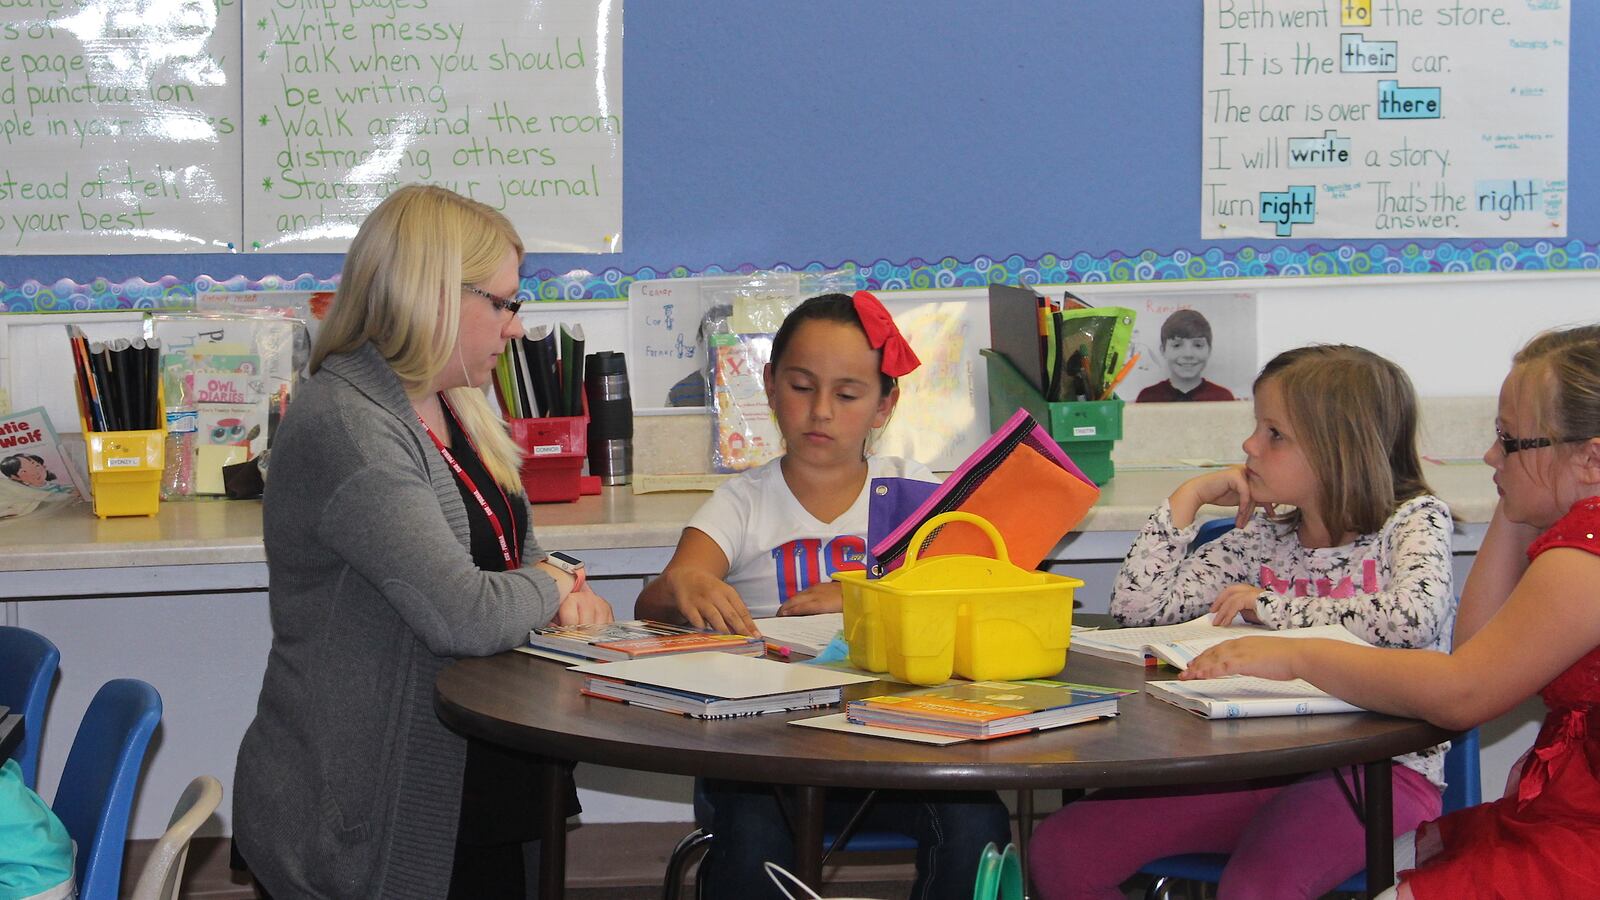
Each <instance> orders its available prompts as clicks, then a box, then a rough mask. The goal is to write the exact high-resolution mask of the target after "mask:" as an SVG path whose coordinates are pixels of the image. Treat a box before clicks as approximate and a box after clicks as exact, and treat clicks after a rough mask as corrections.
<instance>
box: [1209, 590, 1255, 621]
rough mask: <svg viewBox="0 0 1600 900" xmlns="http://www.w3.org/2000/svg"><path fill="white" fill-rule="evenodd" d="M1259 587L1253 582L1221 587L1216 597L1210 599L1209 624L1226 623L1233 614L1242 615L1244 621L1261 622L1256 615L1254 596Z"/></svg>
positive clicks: (1230, 619) (1231, 618) (1231, 619)
mask: <svg viewBox="0 0 1600 900" xmlns="http://www.w3.org/2000/svg"><path fill="white" fill-rule="evenodd" d="M1259 596H1261V589H1260V588H1258V587H1256V586H1255V585H1253V584H1230V585H1228V586H1227V587H1225V588H1223V589H1222V593H1220V594H1218V595H1217V599H1215V600H1213V601H1211V624H1213V625H1226V624H1228V623H1229V622H1232V621H1233V617H1234V616H1235V615H1241V616H1244V620H1245V621H1246V622H1253V623H1255V624H1257V625H1260V624H1261V617H1260V616H1258V615H1256V598H1257V597H1259Z"/></svg>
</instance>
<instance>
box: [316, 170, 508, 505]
mask: <svg viewBox="0 0 1600 900" xmlns="http://www.w3.org/2000/svg"><path fill="white" fill-rule="evenodd" d="M507 251H514V252H515V253H516V255H517V258H518V259H519V260H520V259H521V258H522V238H520V237H518V236H517V230H516V228H514V227H513V226H512V224H511V222H510V221H509V220H508V219H506V217H505V216H504V215H501V214H500V213H499V212H498V211H496V210H495V209H493V208H492V207H489V206H486V205H484V204H482V203H479V202H477V201H476V200H469V199H467V198H466V197H463V196H461V195H460V194H457V193H455V192H453V191H449V190H446V189H444V188H441V187H435V186H432V185H422V184H408V185H406V186H405V187H402V188H400V189H399V190H396V191H395V192H394V193H392V194H390V195H389V196H388V197H387V198H386V199H385V200H384V201H383V202H382V203H380V204H378V207H377V209H374V210H373V211H372V213H371V214H370V215H368V216H367V218H366V221H364V222H362V223H361V229H360V230H359V231H358V232H356V236H355V240H353V241H351V242H350V250H349V252H347V253H346V254H345V257H344V270H343V273H342V274H341V275H340V276H339V290H338V293H336V294H335V295H334V299H333V307H332V309H331V310H330V311H329V313H328V318H327V320H326V321H324V322H323V323H322V329H321V331H320V333H319V334H318V336H317V343H316V346H315V347H313V348H312V350H311V371H312V372H316V371H317V369H318V368H319V367H320V366H321V365H322V361H323V360H325V359H327V357H328V355H329V354H331V353H348V352H351V351H353V350H356V349H357V348H359V347H360V346H361V345H362V344H365V343H367V342H369V341H370V342H371V343H372V345H373V346H374V347H376V348H377V350H378V352H379V353H380V354H382V355H383V358H384V359H386V360H388V361H389V365H390V367H391V368H393V369H394V373H395V375H397V376H398V377H399V378H400V383H401V384H402V385H403V386H404V387H405V390H406V394H407V395H409V396H410V397H412V398H413V399H415V398H417V397H419V396H421V395H422V394H424V393H426V392H427V390H428V387H429V385H431V384H433V382H434V379H435V378H437V377H438V375H439V373H440V372H443V371H444V368H445V366H447V365H450V364H452V363H453V362H454V356H455V352H454V351H455V346H456V332H457V329H458V326H459V325H460V320H461V286H462V285H464V284H476V283H478V282H480V281H484V280H487V279H488V278H490V277H492V276H493V275H494V273H495V271H496V270H497V269H499V268H500V266H501V264H502V263H503V262H504V261H505V258H506V253H507ZM445 394H446V396H447V397H448V399H449V401H450V405H451V407H452V408H454V409H455V411H456V415H457V416H459V417H460V419H461V425H462V427H463V428H465V429H466V432H467V435H468V436H469V437H470V438H471V439H472V443H473V445H474V446H475V447H477V450H478V455H479V456H481V457H482V459H483V465H484V468H486V469H488V470H489V474H490V475H492V476H493V477H494V480H495V481H496V482H498V483H499V485H500V486H501V487H502V488H504V489H505V490H507V491H513V492H516V493H522V478H521V476H520V474H519V469H520V468H521V466H522V451H521V450H520V449H518V447H517V445H516V443H515V442H513V441H512V440H511V436H510V435H509V434H508V433H507V431H506V425H505V421H504V420H502V419H501V418H500V415H499V414H498V413H497V412H496V411H495V410H494V408H493V407H492V406H490V405H489V401H488V399H487V398H486V397H485V396H484V393H483V391H482V390H480V389H478V388H475V387H458V388H451V389H449V390H447V391H446V392H445Z"/></svg>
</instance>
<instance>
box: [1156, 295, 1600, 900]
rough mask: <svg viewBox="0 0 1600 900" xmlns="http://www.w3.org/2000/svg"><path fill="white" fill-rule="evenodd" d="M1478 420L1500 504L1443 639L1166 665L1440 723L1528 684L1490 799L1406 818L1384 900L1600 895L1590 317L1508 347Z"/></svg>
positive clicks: (1497, 706) (1598, 442) (1599, 586)
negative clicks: (1294, 685) (1501, 779)
mask: <svg viewBox="0 0 1600 900" xmlns="http://www.w3.org/2000/svg"><path fill="white" fill-rule="evenodd" d="M1495 432H1496V434H1495V441H1494V443H1493V444H1491V445H1490V447H1489V451H1488V452H1487V453H1485V454H1484V457H1483V458H1484V461H1485V462H1487V463H1488V464H1489V465H1490V466H1491V467H1492V468H1493V469H1494V481H1495V485H1496V487H1497V488H1498V489H1499V493H1500V502H1499V505H1498V506H1497V507H1496V509H1495V513H1494V518H1493V520H1492V521H1491V522H1490V524H1489V530H1488V533H1487V534H1486V535H1485V537H1484V540H1483V547H1482V549H1480V550H1479V551H1478V557H1477V559H1476V560H1475V561H1474V563H1473V566H1472V573H1471V574H1470V575H1469V576H1468V577H1467V583H1466V588H1465V589H1464V590H1463V591H1462V594H1461V607H1460V610H1459V612H1458V614H1457V619H1456V627H1455V650H1454V652H1452V653H1450V654H1449V655H1446V654H1443V653H1438V652H1434V651H1430V650H1380V649H1373V648H1366V647H1352V646H1349V645H1344V644H1339V643H1336V642H1332V641H1309V640H1308V641H1275V640H1271V639H1264V638H1244V639H1241V640H1235V641H1229V642H1227V643H1225V644H1221V645H1219V646H1217V647H1215V648H1213V649H1212V650H1210V651H1208V652H1206V653H1204V654H1202V655H1201V656H1200V657H1199V658H1198V659H1196V660H1195V661H1194V662H1193V663H1191V664H1190V666H1189V668H1188V670H1187V671H1185V673H1184V674H1183V676H1182V677H1184V678H1214V677H1217V676H1220V675H1230V674H1247V675H1258V676H1265V677H1268V678H1304V679H1306V680H1308V681H1310V682H1312V683H1313V684H1315V685H1317V686H1318V687H1320V688H1322V689H1323V690H1326V691H1328V692H1329V693H1331V694H1334V695H1336V696H1339V697H1342V698H1344V699H1346V700H1349V701H1350V702H1352V703H1355V704H1357V705H1359V706H1363V707H1366V708H1367V709H1372V710H1377V711H1380V712H1386V713H1392V714H1395V715H1401V716H1412V717H1416V718H1422V719H1427V720H1428V721H1430V722H1433V723H1434V724H1436V725H1439V726H1440V727H1443V728H1449V729H1452V730H1465V729H1468V728H1472V727H1473V726H1475V725H1479V724H1481V723H1483V722H1487V721H1489V720H1490V719H1493V718H1495V717H1496V716H1499V715H1501V714H1502V713H1505V712H1506V711H1507V710H1509V709H1511V708H1512V707H1513V706H1515V705H1516V704H1518V703H1519V702H1521V701H1522V700H1523V699H1525V698H1527V697H1528V696H1530V695H1532V694H1533V693H1534V692H1536V691H1537V692H1538V693H1539V694H1540V696H1541V697H1543V698H1544V701H1545V705H1546V706H1547V707H1548V708H1549V713H1548V715H1547V716H1546V717H1545V722H1544V727H1543V728H1542V729H1541V730H1540V732H1539V738H1538V740H1537V741H1535V742H1534V745H1533V748H1532V749H1531V750H1529V751H1528V753H1527V754H1525V755H1524V756H1523V757H1522V759H1521V760H1519V761H1518V763H1517V765H1516V766H1514V767H1513V769H1512V773H1511V778H1510V781H1509V782H1508V785H1507V791H1506V796H1505V797H1503V798H1501V799H1500V800H1496V801H1494V802H1492V803H1486V804H1483V805H1482V806H1476V807H1473V808H1471V809H1465V810H1462V811H1460V812H1457V813H1452V814H1451V815H1448V816H1445V817H1443V818H1441V819H1438V820H1436V821H1433V822H1428V823H1425V824H1424V825H1422V826H1421V827H1420V828H1419V829H1418V830H1417V832H1416V833H1415V838H1414V843H1415V846H1414V850H1415V858H1416V861H1417V862H1416V868H1411V869H1409V870H1407V871H1403V872H1401V873H1400V878H1401V883H1400V885H1399V886H1398V888H1397V889H1396V891H1395V895H1396V896H1398V897H1399V898H1401V900H1409V898H1418V900H1431V898H1436V897H1508V898H1509V897H1516V898H1523V897H1586V896H1595V895H1596V894H1597V893H1600V854H1596V853H1595V852H1594V848H1595V847H1597V846H1600V712H1596V710H1597V708H1600V325H1588V326H1583V327H1579V328H1571V329H1567V330H1563V331H1554V332H1547V333H1545V334H1542V335H1540V336H1539V337H1536V338H1534V339H1533V341H1532V342H1531V343H1529V344H1528V346H1527V347H1525V348H1523V349H1522V351H1521V352H1520V353H1518V354H1517V355H1516V358H1515V361H1514V365H1513V366H1512V369H1511V374H1510V375H1508V376H1507V377H1506V380H1505V384H1504V385H1502V386H1501V388H1500V406H1499V414H1498V415H1497V416H1496V418H1495ZM1403 851H1404V848H1402V851H1400V852H1397V853H1396V856H1397V858H1404V857H1405V856H1406V855H1407V854H1406V853H1404V852H1403Z"/></svg>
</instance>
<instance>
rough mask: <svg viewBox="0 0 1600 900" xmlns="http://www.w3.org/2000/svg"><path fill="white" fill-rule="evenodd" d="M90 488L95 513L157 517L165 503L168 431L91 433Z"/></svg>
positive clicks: (86, 437)
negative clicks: (163, 481)
mask: <svg viewBox="0 0 1600 900" xmlns="http://www.w3.org/2000/svg"><path fill="white" fill-rule="evenodd" d="M83 439H84V442H85V443H86V444H87V446H88V450H89V488H90V491H91V493H93V494H94V514H95V515H97V516H99V517H100V518H102V519H104V518H106V517H108V516H153V515H155V514H156V513H157V512H158V511H159V508H160V504H161V472H162V468H163V467H164V465H165V463H166V448H167V432H166V430H165V429H156V430H153V431H88V432H85V433H84V435H83Z"/></svg>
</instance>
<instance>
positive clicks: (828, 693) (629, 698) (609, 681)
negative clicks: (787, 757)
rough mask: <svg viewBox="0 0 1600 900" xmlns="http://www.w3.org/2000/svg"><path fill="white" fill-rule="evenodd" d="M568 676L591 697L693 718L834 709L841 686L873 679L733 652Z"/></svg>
mask: <svg viewBox="0 0 1600 900" xmlns="http://www.w3.org/2000/svg"><path fill="white" fill-rule="evenodd" d="M758 643H759V641H758ZM572 671H574V672H580V673H582V674H583V675H584V676H585V677H584V682H583V693H585V694H587V695H589V696H591V697H599V698H601V699H604V700H616V701H619V702H622V703H628V704H632V705H634V706H642V707H644V708H646V709H657V710H661V711H663V712H672V713H678V714H679V715H684V716H690V717H692V718H696V719H722V718H731V717H733V716H754V715H760V714H761V713H770V712H788V711H790V710H797V709H814V708H816V707H819V706H832V705H833V704H835V703H838V702H839V699H840V696H841V691H840V689H841V688H843V687H844V686H845V685H847V684H859V683H861V682H867V681H873V680H874V679H873V678H872V676H870V675H856V674H852V673H849V672H839V671H834V670H832V669H824V668H821V667H818V666H802V665H793V664H790V663H782V662H777V661H775V660H770V659H752V658H749V657H745V656H738V655H735V654H731V653H691V654H683V655H675V656H665V657H655V658H650V659H632V660H625V661H622V662H609V663H588V664H585V665H581V666H576V667H574V668H573V669H572Z"/></svg>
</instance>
